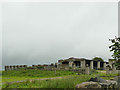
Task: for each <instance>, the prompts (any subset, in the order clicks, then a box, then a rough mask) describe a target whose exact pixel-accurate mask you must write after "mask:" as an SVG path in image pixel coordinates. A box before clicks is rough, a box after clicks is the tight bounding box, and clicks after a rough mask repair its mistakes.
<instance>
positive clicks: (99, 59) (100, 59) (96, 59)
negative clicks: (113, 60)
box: [92, 57, 104, 62]
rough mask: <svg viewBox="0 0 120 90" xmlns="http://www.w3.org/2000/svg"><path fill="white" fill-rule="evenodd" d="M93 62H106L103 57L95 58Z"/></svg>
mask: <svg viewBox="0 0 120 90" xmlns="http://www.w3.org/2000/svg"><path fill="white" fill-rule="evenodd" d="M92 60H94V61H102V62H103V61H104V60H103V59H102V58H101V57H94V58H93V59H92Z"/></svg>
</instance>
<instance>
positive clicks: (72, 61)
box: [58, 57, 107, 69]
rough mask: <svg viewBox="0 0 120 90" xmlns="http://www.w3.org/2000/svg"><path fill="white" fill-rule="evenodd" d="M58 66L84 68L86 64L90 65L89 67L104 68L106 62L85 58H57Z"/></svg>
mask: <svg viewBox="0 0 120 90" xmlns="http://www.w3.org/2000/svg"><path fill="white" fill-rule="evenodd" d="M58 64H59V65H58V67H59V66H64V67H65V66H66V67H71V68H83V69H84V68H85V67H86V65H88V67H90V69H100V68H101V69H106V64H107V62H102V61H100V60H98V61H93V60H88V59H85V58H73V57H72V58H68V59H64V60H58Z"/></svg>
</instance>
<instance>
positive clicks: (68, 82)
mask: <svg viewBox="0 0 120 90" xmlns="http://www.w3.org/2000/svg"><path fill="white" fill-rule="evenodd" d="M98 76H99V77H101V78H103V79H106V80H109V79H111V78H113V76H117V74H109V75H106V74H105V73H101V72H97V71H96V70H92V73H91V74H90V75H85V74H81V75H76V73H75V72H71V71H64V70H62V71H59V70H57V71H56V73H55V71H45V70H44V71H43V70H32V69H29V70H24V69H20V70H12V71H3V72H2V82H3V85H2V86H3V88H74V87H75V86H76V84H79V83H82V82H86V81H87V80H89V79H90V78H91V77H98ZM50 77H62V78H61V79H54V80H50V79H49V80H36V79H41V78H50ZM31 79H33V82H30V81H29V80H31ZM21 80H26V81H25V82H22V83H13V84H10V85H9V82H13V81H21Z"/></svg>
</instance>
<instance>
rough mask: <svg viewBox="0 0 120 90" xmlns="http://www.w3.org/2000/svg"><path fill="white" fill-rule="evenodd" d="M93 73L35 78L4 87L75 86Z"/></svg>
mask: <svg viewBox="0 0 120 90" xmlns="http://www.w3.org/2000/svg"><path fill="white" fill-rule="evenodd" d="M91 77H95V76H93V75H72V76H68V77H65V78H62V79H55V80H50V79H49V80H34V81H33V82H30V81H28V80H27V81H26V82H22V83H14V84H12V85H9V84H6V85H4V86H3V87H4V88H75V86H76V84H79V83H82V82H85V81H87V80H89V79H90V78H91Z"/></svg>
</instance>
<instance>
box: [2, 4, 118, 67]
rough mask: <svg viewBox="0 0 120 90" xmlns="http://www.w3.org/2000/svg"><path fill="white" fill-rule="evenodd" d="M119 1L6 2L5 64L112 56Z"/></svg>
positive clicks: (4, 6)
mask: <svg viewBox="0 0 120 90" xmlns="http://www.w3.org/2000/svg"><path fill="white" fill-rule="evenodd" d="M117 16H118V12H117V2H116V3H113V2H112V3H110V2H108V3H107V2H106V3H105V2H104V3H100V2H96V3H95V2H89V3H87V2H79V3H52V2H51V3H48V2H47V3H3V4H2V21H3V22H2V24H3V52H2V64H3V66H4V65H11V64H28V65H32V64H44V63H45V64H49V63H55V62H57V60H59V59H64V58H69V57H85V58H89V59H92V58H93V57H94V56H100V57H102V58H103V59H105V60H107V59H108V58H111V53H110V52H109V48H108V46H109V45H110V44H111V43H110V42H109V40H108V39H109V38H114V36H117V34H118V22H117V21H118V17H117Z"/></svg>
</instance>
